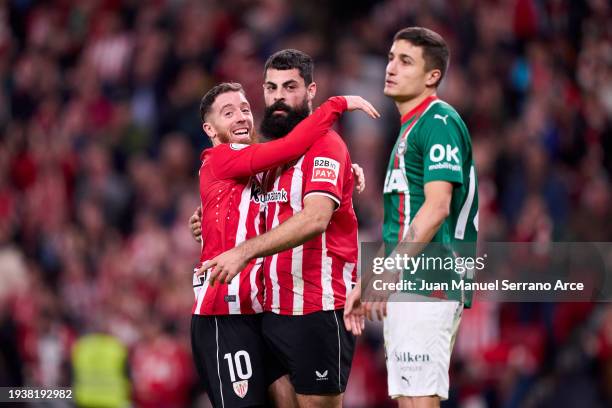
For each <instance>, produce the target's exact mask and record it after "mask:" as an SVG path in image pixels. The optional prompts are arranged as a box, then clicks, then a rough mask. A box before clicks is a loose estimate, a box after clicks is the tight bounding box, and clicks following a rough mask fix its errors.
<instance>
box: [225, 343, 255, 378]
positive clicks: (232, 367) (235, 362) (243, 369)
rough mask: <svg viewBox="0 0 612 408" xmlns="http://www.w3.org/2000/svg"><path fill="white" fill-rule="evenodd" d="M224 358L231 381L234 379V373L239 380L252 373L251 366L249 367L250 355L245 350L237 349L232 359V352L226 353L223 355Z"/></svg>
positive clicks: (248, 376) (249, 376)
mask: <svg viewBox="0 0 612 408" xmlns="http://www.w3.org/2000/svg"><path fill="white" fill-rule="evenodd" d="M223 359H224V360H227V366H228V368H229V373H230V379H231V380H232V382H235V381H236V374H238V378H239V379H241V380H248V379H249V378H251V376H252V375H253V368H252V367H251V357H250V356H249V353H247V352H246V351H245V350H240V351H237V352H236V353H235V354H234V358H233V359H232V353H227V354H225V355H224V356H223Z"/></svg>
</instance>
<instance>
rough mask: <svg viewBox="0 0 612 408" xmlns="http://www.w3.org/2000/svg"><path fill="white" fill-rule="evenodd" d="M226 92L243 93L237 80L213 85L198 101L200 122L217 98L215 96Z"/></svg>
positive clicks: (203, 119) (204, 120)
mask: <svg viewBox="0 0 612 408" xmlns="http://www.w3.org/2000/svg"><path fill="white" fill-rule="evenodd" d="M226 92H242V94H243V95H245V93H244V89H243V88H242V85H240V84H239V83H238V82H222V83H220V84H219V85H215V86H214V87H212V88H211V89H210V90H209V91H208V92H206V95H204V97H203V98H202V101H200V119H201V120H202V123H204V122H206V115H208V114H209V113H210V109H211V108H212V105H213V103H215V101H216V100H217V96H219V95H221V94H224V93H226Z"/></svg>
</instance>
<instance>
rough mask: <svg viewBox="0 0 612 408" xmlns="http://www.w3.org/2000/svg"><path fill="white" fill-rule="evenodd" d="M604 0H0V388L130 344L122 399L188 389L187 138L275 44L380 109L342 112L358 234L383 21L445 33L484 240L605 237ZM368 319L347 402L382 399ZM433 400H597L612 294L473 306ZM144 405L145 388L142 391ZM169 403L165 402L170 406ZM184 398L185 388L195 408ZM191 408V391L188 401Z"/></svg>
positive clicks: (382, 147) (47, 380) (50, 380)
mask: <svg viewBox="0 0 612 408" xmlns="http://www.w3.org/2000/svg"><path fill="white" fill-rule="evenodd" d="M611 10H612V9H611V5H610V2H609V1H606V0H588V1H578V0H577V1H571V0H490V1H478V0H462V1H441V0H437V1H427V2H426V1H402V0H386V1H371V2H370V1H364V0H359V1H333V2H331V1H330V2H328V1H324V0H316V1H283V0H262V1H246V0H242V1H240V0H224V1H220V0H219V1H181V0H166V1H164V0H157V1H137V0H127V1H119V0H108V1H105V0H83V1H74V2H72V1H69V0H56V1H40V2H34V1H29V0H13V1H10V0H4V1H0V84H1V86H2V88H1V92H0V135H1V136H0V385H2V386H7V385H32V386H37V385H44V386H68V385H70V381H71V380H70V366H71V364H70V363H71V361H70V359H71V354H70V352H71V346H72V345H73V344H74V342H75V341H77V340H78V339H79V337H80V336H82V335H83V334H84V333H86V332H88V331H107V332H109V333H112V335H113V336H115V337H116V338H117V339H120V341H121V342H123V343H124V344H125V345H126V347H127V348H128V349H129V350H130V357H129V363H130V371H131V379H130V381H131V384H132V391H133V396H134V399H135V400H136V401H139V402H138V403H137V404H136V405H137V406H143V407H154V406H168V407H170V406H176V407H179V406H196V404H204V403H205V402H204V398H201V396H200V397H199V395H200V391H199V389H198V388H197V387H195V386H194V379H195V378H194V371H193V369H192V363H191V356H190V352H189V343H188V339H189V321H190V307H191V305H192V301H193V292H192V290H191V282H190V281H191V276H190V273H191V269H192V266H193V264H194V262H195V261H196V259H197V257H198V253H199V245H197V244H196V243H195V242H194V241H193V240H192V238H191V237H190V235H189V231H188V229H187V219H188V217H189V216H190V214H191V213H192V211H193V209H194V208H195V207H196V206H197V205H198V191H197V183H196V177H197V168H198V155H199V152H200V151H201V149H202V148H204V147H205V146H206V145H207V140H206V138H205V137H204V135H203V134H202V131H201V128H200V121H199V115H198V104H199V100H200V98H201V97H202V95H203V94H204V93H205V91H206V90H207V89H209V87H211V86H212V85H213V84H215V83H217V82H219V81H223V80H235V81H238V82H241V83H242V84H243V85H244V86H245V88H246V91H247V94H248V97H249V99H250V101H251V104H252V105H253V107H254V112H255V117H256V118H261V116H262V105H263V98H262V89H261V83H262V69H263V63H264V61H265V59H266V58H267V56H269V55H270V54H271V53H272V52H273V51H275V50H278V49H281V48H285V47H294V48H298V49H301V50H303V51H305V52H307V53H309V54H311V55H312V56H313V57H314V58H315V61H316V69H315V80H316V82H317V83H318V94H317V102H318V103H320V102H321V101H322V100H324V98H326V97H327V96H330V95H338V94H357V95H361V96H364V97H365V98H367V99H369V100H370V101H371V102H373V103H374V104H375V105H376V106H377V107H378V108H379V110H381V112H383V117H384V120H379V121H376V122H374V121H371V120H368V119H366V118H365V115H360V114H351V115H348V116H345V118H344V119H343V120H342V122H341V130H342V132H341V133H342V134H343V136H344V138H345V140H346V141H347V143H348V144H349V146H350V149H351V153H352V158H353V161H354V162H357V163H360V164H361V165H362V166H363V167H364V169H365V171H366V175H367V179H368V187H367V190H366V192H364V193H363V194H361V195H359V196H356V197H355V206H356V209H357V212H358V217H359V221H360V237H361V239H363V240H376V239H377V238H378V236H379V234H380V227H381V216H382V203H381V198H382V197H381V191H382V187H381V182H382V177H383V171H384V170H383V169H384V166H385V164H386V161H387V158H388V154H389V151H390V148H391V145H392V143H393V141H394V138H395V135H396V132H397V128H398V120H399V118H398V116H397V114H396V113H395V109H394V106H393V105H392V104H391V103H390V102H389V101H388V100H386V99H385V98H384V96H383V95H382V86H383V78H384V68H385V64H386V53H387V50H388V47H389V45H390V43H391V38H392V35H393V34H394V32H395V31H396V30H397V29H398V28H401V27H404V26H408V25H421V26H425V27H428V28H431V29H434V30H435V31H437V32H439V33H441V34H442V35H443V36H444V37H445V38H446V40H447V41H448V43H449V45H450V48H451V51H452V61H451V67H450V71H449V73H448V77H447V78H446V79H445V81H444V84H443V86H442V87H441V89H440V92H439V94H440V95H441V97H442V98H443V99H445V100H447V101H448V102H450V103H451V104H452V105H454V106H455V107H456V108H457V110H458V111H459V112H460V113H461V115H462V116H463V118H464V119H465V121H466V122H467V124H468V127H469V129H470V131H471V134H472V138H473V143H474V153H475V159H476V162H477V167H478V172H479V178H480V203H481V204H480V237H481V238H482V239H484V240H495V241H517V242H524V241H534V240H538V241H544V242H545V241H550V240H568V241H569V240H573V241H612V191H611V184H610V176H611V175H612V133H611V117H612V43H611V34H612V33H611V28H612V23H611V19H610V17H611V14H612V11H611ZM381 337H382V336H381V327H380V325H377V324H370V325H369V326H368V329H367V331H366V334H365V335H364V336H363V337H361V338H360V339H359V343H358V344H359V346H358V348H357V353H356V355H355V360H354V365H353V371H352V374H351V378H350V382H349V386H348V390H347V393H346V397H345V406H347V407H379V406H380V407H383V406H393V405H392V404H390V402H388V400H387V399H386V388H385V387H386V382H385V370H384V352H383V348H382V339H381ZM451 376H452V377H451V400H450V401H449V402H447V403H446V404H445V406H447V407H458V406H460V407H486V406H489V407H496V406H499V407H520V406H551V407H552V406H555V407H574V406H589V407H599V406H610V405H608V404H610V401H612V307H611V306H610V305H608V304H588V303H572V304H494V303H478V304H476V306H475V307H474V309H472V310H471V311H468V312H466V313H465V314H464V317H463V322H462V325H461V330H460V333H459V337H458V342H457V346H456V349H455V352H454V355H453V364H452V368H451ZM150 398H152V400H153V401H157V402H158V403H159V402H163V401H167V402H168V404H166V405H155V404H154V403H151V402H150V401H149V402H147V400H149V399H150ZM171 401H174V405H172V404H171V403H170V402H171ZM192 403H193V405H191V404H192ZM198 406H199V405H198Z"/></svg>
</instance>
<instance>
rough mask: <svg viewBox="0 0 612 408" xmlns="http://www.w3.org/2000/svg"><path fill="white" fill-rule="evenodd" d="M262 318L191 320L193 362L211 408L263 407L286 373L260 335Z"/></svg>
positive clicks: (230, 316)
mask: <svg viewBox="0 0 612 408" xmlns="http://www.w3.org/2000/svg"><path fill="white" fill-rule="evenodd" d="M261 322H262V315H261V314H256V315H228V316H200V315H193V316H192V318H191V347H192V352H193V359H194V362H195V365H196V368H197V370H198V373H199V375H200V377H201V378H202V380H203V383H204V387H205V388H206V392H207V393H208V396H209V398H210V401H211V402H212V404H213V406H214V407H219V408H230V407H231V408H234V407H236V408H241V407H265V406H270V404H269V403H268V386H269V385H270V384H272V383H273V382H274V381H275V380H276V379H278V378H280V377H281V376H283V375H284V374H286V371H285V370H284V368H283V366H282V365H281V364H280V362H279V361H278V359H277V358H276V357H275V356H274V354H273V353H271V352H270V350H269V349H268V347H267V346H266V343H265V341H264V340H263V337H262V333H261Z"/></svg>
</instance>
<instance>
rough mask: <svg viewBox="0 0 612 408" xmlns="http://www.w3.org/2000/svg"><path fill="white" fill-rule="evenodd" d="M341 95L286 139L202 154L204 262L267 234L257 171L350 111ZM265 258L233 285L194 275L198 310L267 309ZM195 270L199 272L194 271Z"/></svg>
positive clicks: (300, 149) (293, 153) (292, 153)
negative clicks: (265, 307) (264, 288)
mask: <svg viewBox="0 0 612 408" xmlns="http://www.w3.org/2000/svg"><path fill="white" fill-rule="evenodd" d="M346 106H347V105H346V100H345V99H344V98H342V97H333V98H330V99H329V100H328V101H327V102H325V103H323V104H322V105H321V106H320V107H319V108H318V109H317V110H316V111H315V112H314V113H313V114H312V115H310V116H309V117H308V118H306V119H304V120H303V121H302V122H300V124H298V125H297V126H296V127H295V128H294V129H293V130H292V131H291V132H290V133H289V135H287V136H286V137H283V138H281V139H278V140H275V141H272V142H268V143H262V144H254V145H250V146H249V145H242V144H221V145H217V146H215V147H213V148H210V149H206V150H205V151H204V152H202V156H201V159H202V166H201V168H200V199H201V202H202V242H203V245H202V252H201V255H200V262H199V263H198V265H197V267H196V269H195V270H196V271H197V269H199V267H200V266H201V265H202V263H203V262H204V261H206V260H210V259H213V258H214V257H216V256H217V255H219V254H221V253H223V252H225V251H227V250H229V249H232V248H234V247H235V246H237V245H238V244H240V243H241V242H243V241H245V240H247V239H249V238H253V237H255V236H257V235H258V234H260V233H261V232H263V227H264V225H263V219H262V215H263V214H262V213H261V212H260V210H261V209H262V208H263V205H262V202H261V201H260V196H261V188H260V183H259V181H258V180H257V177H256V176H254V175H255V174H257V173H259V172H261V171H264V170H267V169H270V168H273V167H277V166H280V165H282V164H283V163H287V162H289V161H291V160H295V159H297V158H299V157H300V156H301V155H303V154H304V153H305V152H306V151H307V149H308V148H309V147H310V146H311V145H312V144H313V142H314V141H315V140H317V139H322V138H323V137H326V134H327V132H328V131H329V129H330V127H331V125H332V124H333V123H334V122H335V120H336V119H337V118H338V117H339V115H340V114H341V113H342V112H343V111H344V110H346ZM262 267H263V259H262V258H258V259H255V260H252V261H251V262H250V263H249V264H248V265H247V267H246V268H245V269H243V270H242V271H241V272H240V273H239V274H238V275H236V277H234V279H233V280H232V282H231V283H230V284H220V283H217V284H216V285H215V286H213V287H210V286H209V284H208V280H207V278H208V276H207V275H206V276H205V277H200V278H196V277H195V273H194V276H193V287H194V292H195V298H196V299H195V303H194V306H193V309H192V313H193V314H199V315H227V314H252V313H259V312H262V311H263V307H262V305H263V272H262ZM194 272H195V271H194Z"/></svg>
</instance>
